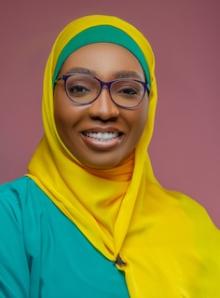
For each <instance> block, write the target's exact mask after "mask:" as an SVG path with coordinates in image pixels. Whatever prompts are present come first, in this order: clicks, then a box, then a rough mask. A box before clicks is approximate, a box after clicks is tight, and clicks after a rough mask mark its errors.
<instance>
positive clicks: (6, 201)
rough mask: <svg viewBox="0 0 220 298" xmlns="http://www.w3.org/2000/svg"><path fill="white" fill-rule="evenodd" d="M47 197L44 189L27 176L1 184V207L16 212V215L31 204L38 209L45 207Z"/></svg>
mask: <svg viewBox="0 0 220 298" xmlns="http://www.w3.org/2000/svg"><path fill="white" fill-rule="evenodd" d="M45 198H46V195H45V194H44V193H43V191H42V190H41V189H40V188H39V187H38V186H37V185H36V183H35V182H34V181H33V180H32V179H30V178H29V177H27V176H23V177H21V178H18V179H15V180H12V181H10V182H7V183H4V184H1V185H0V208H4V209H7V210H8V211H11V212H14V215H15V214H16V212H17V211H24V210H25V208H27V207H28V205H30V204H31V205H35V206H34V207H35V208H37V209H39V208H41V209H42V208H44V204H45V202H46V201H47V200H45ZM37 206H38V207H37Z"/></svg>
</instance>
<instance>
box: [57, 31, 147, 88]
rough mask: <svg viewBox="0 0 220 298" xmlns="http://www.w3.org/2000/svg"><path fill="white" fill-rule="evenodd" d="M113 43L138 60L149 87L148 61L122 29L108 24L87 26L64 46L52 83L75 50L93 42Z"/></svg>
mask: <svg viewBox="0 0 220 298" xmlns="http://www.w3.org/2000/svg"><path fill="white" fill-rule="evenodd" d="M101 42H103V43H105V42H106V43H113V44H117V45H120V46H122V47H124V48H126V49H128V50H129V51H130V52H131V53H132V54H133V55H134V56H135V57H136V58H137V59H138V61H139V63H140V65H141V66H142V69H143V71H144V74H145V78H146V83H147V84H148V86H149V87H150V71H149V66H148V63H147V61H146V59H145V57H144V55H143V53H142V51H141V49H140V48H139V46H138V45H137V43H136V42H135V41H134V40H133V39H132V38H131V37H130V36H129V35H127V34H126V33H125V32H124V31H122V30H121V29H118V28H116V27H113V26H110V25H99V26H93V27H91V28H87V29H85V30H83V31H82V32H80V33H78V34H77V35H76V36H74V37H73V38H72V39H70V40H69V42H68V43H67V44H66V45H65V46H64V48H63V50H62V51H61V53H60V54H59V57H58V60H57V62H56V66H55V69H54V73H53V83H54V81H55V80H56V79H57V76H58V74H59V71H60V69H61V67H62V65H63V63H64V62H65V60H66V59H67V58H68V57H69V56H70V55H71V54H72V53H73V52H75V51H76V50H78V49H79V48H81V47H84V46H86V45H89V44H93V43H101Z"/></svg>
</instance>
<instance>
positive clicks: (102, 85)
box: [55, 73, 150, 110]
mask: <svg viewBox="0 0 220 298" xmlns="http://www.w3.org/2000/svg"><path fill="white" fill-rule="evenodd" d="M79 74H80V75H84V76H87V77H92V78H93V79H95V80H97V81H98V82H99V84H100V91H99V93H98V94H97V96H96V97H95V98H94V99H93V100H91V101H90V102H88V103H82V104H81V103H78V102H75V101H74V99H72V98H71V97H70V96H69V95H68V92H67V87H66V85H67V84H66V82H67V80H68V78H69V77H71V76H74V75H79ZM61 80H63V81H64V86H65V92H66V95H67V97H68V98H69V99H70V100H71V101H72V102H73V103H74V104H76V105H78V106H85V105H89V104H91V103H93V102H94V101H96V99H97V98H98V97H99V96H100V94H101V93H102V90H103V88H107V89H108V92H109V95H110V98H111V100H112V102H113V103H114V104H115V105H116V106H118V107H120V108H123V109H126V110H134V109H136V108H138V106H139V105H140V103H141V102H142V100H143V98H144V97H145V94H146V92H147V94H148V96H149V94H150V88H149V84H148V83H147V82H143V81H140V80H137V79H130V78H122V79H116V80H112V81H108V82H105V81H102V80H100V79H99V78H97V77H95V76H91V75H86V74H81V73H68V74H64V75H62V76H61V77H58V78H57V79H56V80H55V84H57V82H58V81H61ZM129 80H130V81H135V82H138V83H140V84H141V85H142V86H143V87H144V92H143V96H142V98H141V100H140V102H139V103H138V104H137V105H135V106H133V107H126V106H122V105H120V104H118V103H117V102H115V101H114V99H113V98H112V95H111V86H112V84H113V83H115V82H121V81H129Z"/></svg>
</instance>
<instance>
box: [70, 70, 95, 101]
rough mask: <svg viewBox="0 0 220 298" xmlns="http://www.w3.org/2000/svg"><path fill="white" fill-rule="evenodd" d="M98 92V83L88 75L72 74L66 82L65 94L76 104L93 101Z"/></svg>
mask: <svg viewBox="0 0 220 298" xmlns="http://www.w3.org/2000/svg"><path fill="white" fill-rule="evenodd" d="M99 90H100V84H99V82H98V81H97V80H96V79H95V78H93V77H91V76H89V75H81V74H73V75H71V76H69V77H68V79H67V80H66V93H67V95H68V97H69V98H70V99H71V100H72V101H74V102H75V103H78V104H87V103H89V102H91V101H93V100H94V99H95V98H96V97H97V95H98V93H99Z"/></svg>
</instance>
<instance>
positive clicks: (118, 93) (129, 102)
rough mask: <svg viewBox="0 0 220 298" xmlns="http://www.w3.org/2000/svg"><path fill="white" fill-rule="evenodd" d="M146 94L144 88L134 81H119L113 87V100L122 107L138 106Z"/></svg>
mask: <svg viewBox="0 0 220 298" xmlns="http://www.w3.org/2000/svg"><path fill="white" fill-rule="evenodd" d="M144 93H145V89H144V86H143V85H142V84H141V83H140V82H137V81H134V80H118V81H115V82H114V83H113V84H112V85H111V96H112V99H113V100H114V101H115V103H116V104H118V105H120V106H122V107H127V108H132V107H135V106H137V105H138V104H139V103H140V102H141V100H142V99H143V97H144Z"/></svg>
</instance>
